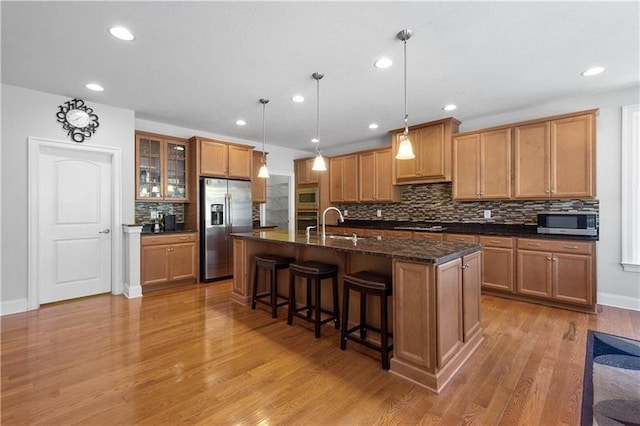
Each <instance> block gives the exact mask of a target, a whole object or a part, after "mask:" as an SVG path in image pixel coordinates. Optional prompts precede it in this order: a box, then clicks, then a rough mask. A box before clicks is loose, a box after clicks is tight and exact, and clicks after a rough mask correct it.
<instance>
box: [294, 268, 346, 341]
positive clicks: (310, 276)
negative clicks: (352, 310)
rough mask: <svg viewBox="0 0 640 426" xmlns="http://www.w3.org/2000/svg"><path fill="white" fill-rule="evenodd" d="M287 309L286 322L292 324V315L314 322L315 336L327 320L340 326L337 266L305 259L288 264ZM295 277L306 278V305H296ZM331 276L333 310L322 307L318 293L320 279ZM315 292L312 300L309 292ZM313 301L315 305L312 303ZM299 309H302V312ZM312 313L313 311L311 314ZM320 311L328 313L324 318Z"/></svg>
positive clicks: (318, 334) (337, 326)
mask: <svg viewBox="0 0 640 426" xmlns="http://www.w3.org/2000/svg"><path fill="white" fill-rule="evenodd" d="M289 276H290V279H289V311H288V316H287V324H289V325H291V324H293V317H294V315H295V316H297V317H299V318H302V319H304V320H306V321H309V322H312V323H314V324H315V333H316V338H318V337H320V326H321V325H322V324H325V323H327V322H329V321H333V322H334V324H335V327H336V328H340V313H339V312H340V311H339V306H338V305H339V302H338V266H337V265H331V264H327V263H321V262H314V261H307V262H296V263H292V264H291V265H289ZM296 277H302V278H306V280H307V301H306V305H305V306H303V307H301V308H298V307H296V286H295V284H296V279H295V278H296ZM328 278H331V280H332V283H333V311H329V310H326V309H322V303H321V302H322V299H321V296H320V294H321V293H322V292H321V291H320V290H321V286H320V285H321V283H322V280H324V279H328ZM312 286H313V290H314V292H315V300H312V297H311V292H312ZM313 303H315V305H314V304H313ZM300 311H304V312H305V313H304V314H302V313H300ZM312 313H315V314H314V315H312ZM322 313H325V314H328V316H326V317H325V318H324V319H323V318H322Z"/></svg>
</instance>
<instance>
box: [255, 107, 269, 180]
mask: <svg viewBox="0 0 640 426" xmlns="http://www.w3.org/2000/svg"><path fill="white" fill-rule="evenodd" d="M260 103H261V104H262V166H260V171H259V172H258V177H259V178H263V179H267V178H268V177H269V169H267V154H266V153H265V151H264V140H265V135H266V124H265V119H264V116H265V110H266V108H267V104H268V103H269V99H264V98H260Z"/></svg>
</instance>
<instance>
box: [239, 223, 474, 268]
mask: <svg viewBox="0 0 640 426" xmlns="http://www.w3.org/2000/svg"><path fill="white" fill-rule="evenodd" d="M274 232H278V231H274ZM297 235H298V236H299V237H300V238H304V236H303V233H298V234H297ZM231 236H232V237H236V238H241V239H245V240H255V241H263V242H269V243H281V244H294V245H300V246H305V247H318V248H327V249H331V250H337V251H344V252H348V253H358V254H366V255H370V256H384V257H390V258H393V259H397V260H405V261H412V262H420V263H433V264H435V265H441V264H443V263H447V262H449V261H451V260H454V259H458V258H460V257H462V256H465V255H467V254H471V253H474V252H476V251H478V250H482V244H472V243H456V242H451V241H447V242H446V243H447V244H450V245H454V246H457V248H458V250H456V251H455V252H452V253H448V254H446V255H444V256H439V257H420V256H411V255H403V254H398V253H395V254H394V253H381V252H379V251H370V250H366V249H364V250H363V249H362V247H361V246H360V247H358V246H341V245H339V244H340V243H338V242H334V244H336V245H322V244H316V243H312V242H309V243H307V242H303V241H291V240H282V239H277V238H273V239H272V238H266V237H263V236H260V235H259V234H256V233H234V234H231ZM314 239H317V237H314ZM384 239H385V240H402V239H403V238H396V237H385V238H384ZM379 241H383V240H379ZM415 241H416V242H417V244H433V243H439V241H437V242H435V241H428V240H415Z"/></svg>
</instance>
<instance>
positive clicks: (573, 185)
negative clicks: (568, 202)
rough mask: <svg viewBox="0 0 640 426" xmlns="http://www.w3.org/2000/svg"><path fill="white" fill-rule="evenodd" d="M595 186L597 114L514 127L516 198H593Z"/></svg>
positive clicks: (571, 116)
mask: <svg viewBox="0 0 640 426" xmlns="http://www.w3.org/2000/svg"><path fill="white" fill-rule="evenodd" d="M595 182H596V180H595V111H587V112H584V113H576V114H570V115H567V116H559V117H557V118H555V119H549V120H545V121H537V122H533V123H526V124H522V125H519V126H515V127H514V197H515V198H523V199H527V198H590V197H594V196H595V194H596V183H595Z"/></svg>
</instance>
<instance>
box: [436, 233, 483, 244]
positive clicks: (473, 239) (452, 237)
mask: <svg viewBox="0 0 640 426" xmlns="http://www.w3.org/2000/svg"><path fill="white" fill-rule="evenodd" d="M444 241H453V242H456V243H471V244H475V243H477V242H478V236H477V235H471V234H444Z"/></svg>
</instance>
